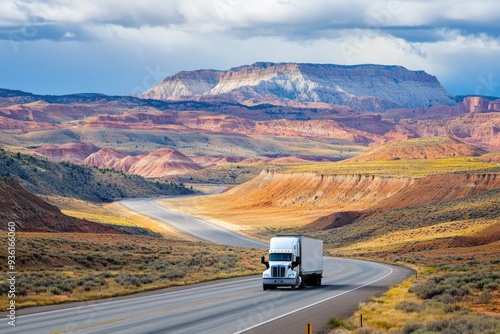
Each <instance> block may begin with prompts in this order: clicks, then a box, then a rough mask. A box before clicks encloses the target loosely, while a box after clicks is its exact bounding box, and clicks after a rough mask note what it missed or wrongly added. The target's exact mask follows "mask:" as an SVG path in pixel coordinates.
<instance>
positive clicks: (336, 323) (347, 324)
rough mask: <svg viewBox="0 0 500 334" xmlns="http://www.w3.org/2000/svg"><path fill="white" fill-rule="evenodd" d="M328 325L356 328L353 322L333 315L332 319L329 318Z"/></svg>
mask: <svg viewBox="0 0 500 334" xmlns="http://www.w3.org/2000/svg"><path fill="white" fill-rule="evenodd" d="M328 326H330V327H331V328H345V329H349V330H352V329H354V325H353V324H351V323H350V322H349V321H347V320H345V319H342V318H339V317H331V318H330V319H328Z"/></svg>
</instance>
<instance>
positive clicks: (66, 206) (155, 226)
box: [46, 196, 194, 241]
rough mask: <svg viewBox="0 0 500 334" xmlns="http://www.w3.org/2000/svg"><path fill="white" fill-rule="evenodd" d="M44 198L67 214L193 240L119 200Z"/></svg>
mask: <svg viewBox="0 0 500 334" xmlns="http://www.w3.org/2000/svg"><path fill="white" fill-rule="evenodd" d="M46 198H47V200H48V201H49V202H51V203H53V204H55V205H57V206H58V207H59V208H61V211H62V213H64V214H66V215H68V216H72V217H76V218H80V219H86V220H89V221H93V222H96V223H104V224H113V225H120V226H137V227H142V228H146V229H149V230H151V231H153V232H157V233H160V234H161V235H163V236H164V237H167V238H168V237H172V236H175V237H176V238H178V239H179V240H191V241H193V240H194V239H193V238H192V237H190V236H187V235H185V234H183V233H180V232H179V231H177V230H176V229H174V228H172V227H170V226H169V225H167V224H165V223H163V222H161V221H158V220H156V219H153V218H150V217H147V216H143V215H140V214H138V213H136V212H134V211H132V210H129V209H127V208H126V207H124V206H123V205H121V204H120V203H119V202H113V203H110V204H96V203H92V202H87V201H83V200H78V199H74V198H65V197H55V196H51V197H46Z"/></svg>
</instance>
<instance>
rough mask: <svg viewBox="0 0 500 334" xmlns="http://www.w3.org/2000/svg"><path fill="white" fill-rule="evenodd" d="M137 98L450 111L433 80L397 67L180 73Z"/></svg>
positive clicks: (268, 66)
mask: <svg viewBox="0 0 500 334" xmlns="http://www.w3.org/2000/svg"><path fill="white" fill-rule="evenodd" d="M140 97H142V98H152V99H159V100H179V99H184V100H186V99H214V98H219V99H221V100H229V101H235V102H240V103H246V104H259V103H278V104H279V103H280V102H281V103H287V101H299V102H309V103H311V102H314V103H317V102H324V103H328V104H334V105H345V106H349V107H351V108H352V109H354V110H358V111H365V110H370V111H383V110H388V109H391V108H417V107H432V106H437V105H454V104H455V101H454V100H453V98H452V96H451V95H450V94H449V93H448V92H447V91H446V90H445V89H444V88H443V87H442V86H441V84H440V83H439V81H438V80H437V79H436V77H434V76H432V75H429V74H427V73H425V72H424V71H410V70H408V69H406V68H404V67H401V66H382V65H353V66H342V65H332V64H297V63H267V62H266V63H264V62H261V63H255V64H253V65H245V66H240V67H236V68H232V69H230V70H228V71H216V70H198V71H191V72H179V73H177V74H176V75H174V76H171V77H168V78H166V79H165V80H164V81H163V82H161V83H160V84H159V85H157V86H156V87H153V88H151V89H149V90H148V91H146V92H145V93H143V94H142V95H141V96H140Z"/></svg>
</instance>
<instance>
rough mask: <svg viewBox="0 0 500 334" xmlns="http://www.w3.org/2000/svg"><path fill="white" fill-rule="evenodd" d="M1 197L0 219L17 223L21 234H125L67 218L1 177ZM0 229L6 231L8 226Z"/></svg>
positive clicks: (106, 227) (56, 209)
mask: <svg viewBox="0 0 500 334" xmlns="http://www.w3.org/2000/svg"><path fill="white" fill-rule="evenodd" d="M0 196H1V197H2V202H1V203H0V206H1V210H0V218H1V219H2V221H4V222H11V221H13V222H15V223H16V230H17V231H19V232H85V233H115V234H116V233H118V234H121V233H122V232H121V231H119V230H117V229H115V228H112V227H109V226H107V225H104V224H99V223H93V222H89V221H86V220H82V219H76V218H73V217H68V216H66V215H64V214H63V213H61V211H60V210H59V209H58V208H57V207H56V206H54V205H52V204H49V203H47V202H45V201H44V200H42V199H41V198H40V197H38V196H36V195H33V194H32V193H30V192H28V191H26V190H25V189H23V188H22V187H21V186H20V185H19V183H18V182H17V181H14V180H11V179H10V180H9V179H5V178H3V177H0ZM1 226H2V227H1V228H2V229H4V230H6V228H7V225H6V224H2V225H1Z"/></svg>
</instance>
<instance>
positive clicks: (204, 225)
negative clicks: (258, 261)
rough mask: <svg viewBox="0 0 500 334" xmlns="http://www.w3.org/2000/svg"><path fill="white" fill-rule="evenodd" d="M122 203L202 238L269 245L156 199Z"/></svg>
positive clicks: (214, 241) (124, 201)
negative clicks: (168, 206)
mask: <svg viewBox="0 0 500 334" xmlns="http://www.w3.org/2000/svg"><path fill="white" fill-rule="evenodd" d="M120 203H121V204H122V205H124V206H125V207H127V208H129V209H130V210H133V211H136V212H139V213H140V214H143V215H146V216H149V217H152V218H155V219H157V220H159V221H162V222H165V223H166V224H168V225H170V226H172V227H174V228H176V229H178V230H179V231H181V232H184V233H186V234H189V235H191V236H193V237H195V238H198V239H201V240H205V241H209V242H213V243H217V244H223V245H230V246H237V247H245V248H266V247H267V246H268V245H267V244H265V243H263V242H259V241H256V240H253V239H249V238H247V237H244V236H242V235H240V234H238V233H234V232H231V231H228V230H226V229H224V228H222V227H220V226H217V225H214V224H211V223H209V222H207V221H205V220H203V219H199V218H196V217H192V216H189V215H186V214H183V213H178V212H174V211H172V210H168V209H167V208H165V207H163V206H161V205H159V204H158V203H156V202H155V200H154V199H147V198H141V199H127V200H123V201H121V202H120Z"/></svg>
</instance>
